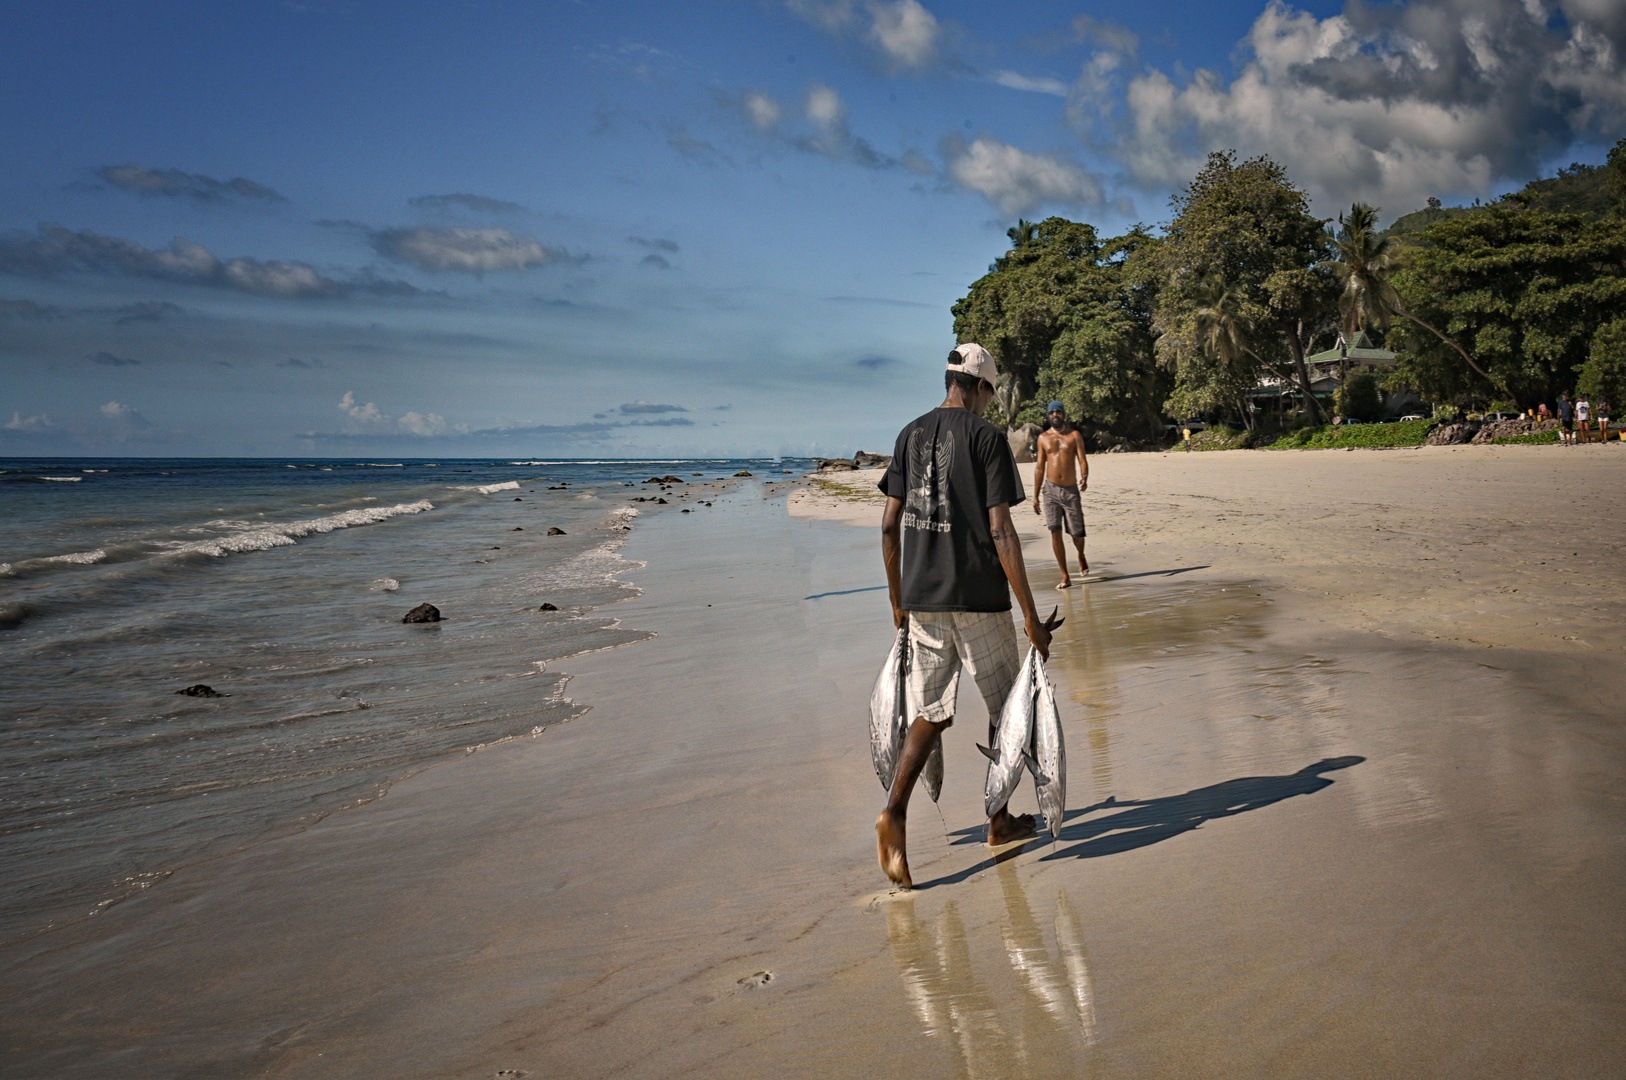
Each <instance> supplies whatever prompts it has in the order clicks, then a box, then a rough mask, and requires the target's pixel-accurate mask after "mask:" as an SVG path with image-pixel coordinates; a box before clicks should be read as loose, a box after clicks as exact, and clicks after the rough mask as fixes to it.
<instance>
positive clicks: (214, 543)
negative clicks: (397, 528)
mask: <svg viewBox="0 0 1626 1080" xmlns="http://www.w3.org/2000/svg"><path fill="white" fill-rule="evenodd" d="M434 508H435V504H434V503H432V502H430V501H429V500H428V499H419V500H418V501H417V502H414V503H397V504H396V505H395V506H367V507H362V508H360V509H356V510H346V511H345V512H344V513H342V514H329V515H328V516H327V517H319V518H311V519H309V520H307V521H290V522H286V523H284V524H281V525H265V526H261V527H259V528H254V529H248V530H245V531H243V532H240V533H235V534H233V535H231V536H216V537H211V538H210V539H208V540H189V541H186V542H183V543H176V544H174V545H173V546H171V547H170V548H169V549H168V550H167V551H165V552H164V554H165V555H210V556H213V557H215V558H219V557H221V556H223V555H232V554H235V553H237V552H242V551H267V550H269V549H271V548H274V547H288V546H289V545H291V544H293V543H295V542H297V541H298V540H299V538H300V537H303V536H314V535H316V534H318V533H329V532H332V531H334V530H335V529H348V528H352V527H353V526H356V525H373V524H376V523H378V522H380V521H387V520H389V519H390V518H392V517H400V516H401V515H402V514H421V513H423V512H424V511H425V510H433V509H434Z"/></svg>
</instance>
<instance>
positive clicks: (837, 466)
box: [819, 457, 858, 472]
mask: <svg viewBox="0 0 1626 1080" xmlns="http://www.w3.org/2000/svg"><path fill="white" fill-rule="evenodd" d="M856 468H858V466H857V465H854V464H853V463H852V459H851V458H844V457H837V458H820V459H819V471H820V472H850V471H851V470H853V469H856Z"/></svg>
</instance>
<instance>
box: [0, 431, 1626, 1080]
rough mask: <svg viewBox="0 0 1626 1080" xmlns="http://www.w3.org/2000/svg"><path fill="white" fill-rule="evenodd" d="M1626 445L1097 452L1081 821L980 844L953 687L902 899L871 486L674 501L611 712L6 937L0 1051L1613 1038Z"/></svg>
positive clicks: (836, 1051)
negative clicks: (881, 670)
mask: <svg viewBox="0 0 1626 1080" xmlns="http://www.w3.org/2000/svg"><path fill="white" fill-rule="evenodd" d="M1623 476H1626V450H1621V449H1618V448H1614V447H1581V448H1576V449H1573V450H1566V449H1560V448H1557V447H1546V446H1529V447H1526V446H1488V447H1463V448H1427V449H1420V450H1404V451H1354V452H1342V451H1291V452H1230V453H1210V454H1189V455H1188V454H1177V453H1170V454H1120V455H1103V456H1098V457H1095V458H1092V459H1091V476H1090V489H1089V493H1088V495H1087V496H1086V500H1085V507H1086V514H1087V516H1088V518H1089V525H1090V539H1089V552H1090V558H1091V564H1092V573H1091V575H1090V578H1089V579H1088V581H1087V583H1086V584H1083V585H1081V586H1079V587H1075V588H1072V589H1068V590H1065V591H1056V590H1055V589H1054V588H1053V586H1054V584H1055V583H1056V581H1057V580H1059V573H1058V570H1057V568H1056V566H1055V563H1054V560H1053V559H1052V557H1051V555H1050V550H1049V549H1050V545H1049V538H1048V534H1043V533H1042V530H1041V527H1040V524H1039V521H1038V519H1037V518H1036V517H1035V516H1034V515H1033V514H1032V512H1031V511H1029V510H1023V511H1021V512H1019V513H1018V514H1017V520H1018V522H1019V524H1020V525H1021V526H1022V528H1023V530H1024V537H1025V540H1026V549H1025V550H1026V553H1027V561H1028V567H1029V572H1030V578H1031V580H1032V583H1033V586H1034V591H1035V595H1036V596H1037V597H1038V599H1039V602H1040V604H1041V605H1043V606H1044V607H1045V608H1046V609H1047V610H1048V607H1049V606H1050V605H1051V604H1052V603H1054V604H1056V605H1058V606H1059V607H1060V611H1061V614H1062V615H1064V616H1066V619H1067V621H1066V623H1065V625H1064V626H1063V627H1062V628H1061V629H1060V630H1059V631H1058V633H1057V636H1056V640H1055V643H1054V645H1053V650H1052V661H1051V664H1050V667H1049V671H1050V674H1051V677H1052V678H1053V679H1054V680H1055V682H1056V684H1057V688H1058V697H1059V699H1060V701H1061V703H1062V715H1063V722H1064V725H1065V730H1066V735H1067V739H1068V750H1069V758H1068V760H1069V778H1070V783H1069V796H1068V801H1069V805H1070V809H1069V815H1068V820H1067V823H1066V826H1065V828H1064V829H1063V830H1062V835H1061V837H1060V838H1059V840H1058V841H1057V842H1055V843H1052V842H1050V838H1049V837H1047V836H1043V835H1041V838H1040V840H1039V841H1037V842H1033V843H1029V844H1027V845H1017V846H1015V847H1012V848H1008V849H1005V850H1003V851H1001V852H998V853H990V852H989V850H988V849H987V847H986V846H985V845H983V844H981V843H980V842H979V835H980V827H981V824H982V818H981V804H982V776H983V772H984V764H983V759H982V757H981V756H980V755H979V754H978V753H977V751H976V749H975V748H974V746H973V743H974V742H975V741H977V739H978V738H980V734H981V729H982V727H983V723H984V715H983V710H982V707H981V705H980V703H978V701H977V699H976V695H975V694H973V693H969V692H968V693H967V694H965V695H962V698H961V703H962V708H963V713H962V717H961V721H960V722H959V723H957V724H956V725H955V727H954V729H952V730H951V732H950V734H949V739H948V743H947V746H946V748H945V749H946V757H947V779H946V783H945V789H944V793H943V796H942V802H941V804H940V805H939V806H938V807H937V808H935V809H934V808H933V806H932V804H931V803H930V802H929V800H927V799H926V798H925V796H924V795H923V794H919V795H917V797H916V800H915V802H914V804H913V807H912V810H913V813H912V816H911V820H910V861H911V867H912V869H913V874H914V879H915V881H916V882H917V885H918V887H917V888H916V889H915V890H913V891H907V892H900V891H893V890H889V889H887V888H886V887H885V886H886V882H885V879H884V878H883V877H882V875H881V873H880V871H879V870H878V868H877V867H876V863H875V849H874V833H873V828H872V825H873V821H874V818H875V814H876V812H877V811H878V810H879V808H880V806H881V803H882V799H883V796H882V792H881V789H880V786H879V784H878V783H877V781H876V779H875V775H874V772H873V770H872V768H871V765H870V761H869V755H868V746H867V739H866V727H865V725H866V717H865V709H866V705H867V699H868V694H869V690H870V684H871V682H872V680H873V678H874V675H875V671H876V669H877V668H878V667H879V665H880V662H881V660H882V658H883V655H884V653H885V650H886V647H887V645H888V643H889V640H890V637H891V632H892V631H891V622H890V614H889V610H888V607H887V602H886V594H885V592H884V589H881V588H878V586H882V585H883V584H884V575H883V573H882V567H881V561H880V555H879V550H878V548H879V545H878V529H877V525H878V518H879V512H880V503H879V500H878V497H877V496H876V495H875V494H874V493H873V474H859V473H851V474H845V475H838V476H834V477H831V476H825V477H819V478H815V479H814V480H813V481H812V482H811V484H809V485H800V484H795V485H787V484H783V483H776V484H774V485H772V486H761V487H758V486H751V485H754V484H755V483H756V481H755V480H753V481H752V482H751V485H748V486H745V487H742V488H740V489H737V490H736V491H734V492H733V493H731V494H728V495H726V496H720V497H718V498H717V499H716V506H715V509H712V510H708V511H707V512H704V513H693V514H687V515H680V514H677V513H663V514H658V515H652V516H651V517H650V518H649V520H647V521H646V522H644V523H641V524H640V525H639V527H638V528H637V529H636V530H635V531H634V532H633V533H632V534H631V536H630V538H629V540H628V543H627V545H626V547H625V549H624V551H623V554H624V555H625V556H626V557H627V558H629V559H633V560H637V561H640V562H642V563H644V564H645V565H644V566H643V567H642V568H641V569H636V570H634V571H632V572H630V573H629V574H628V575H627V576H628V577H629V578H630V579H631V580H633V581H635V582H636V583H637V584H638V585H639V587H640V588H642V589H643V594H642V596H640V597H638V598H636V599H632V600H628V601H625V602H623V603H620V604H617V605H615V606H614V607H613V609H610V610H613V611H614V612H615V613H616V614H617V615H618V616H619V618H620V620H621V623H622V625H624V626H627V627H630V628H636V629H639V630H648V631H653V632H654V634H655V637H654V638H652V639H650V640H647V641H643V642H640V643H637V644H633V645H629V646H625V647H622V648H616V649H611V650H607V651H603V652H598V653H593V654H590V655H585V656H579V657H575V658H572V659H568V660H565V661H561V662H558V663H556V664H554V665H552V666H553V667H555V668H558V669H560V670H563V671H567V672H569V673H570V675H571V676H572V678H571V680H570V682H569V684H568V687H567V688H566V691H565V692H566V694H567V695H568V696H569V697H570V698H572V699H574V700H576V701H579V702H581V703H584V704H587V705H590V706H591V708H590V710H589V711H588V712H587V713H586V714H585V715H582V716H580V717H578V718H576V719H574V720H572V721H571V722H569V723H567V724H563V725H561V726H559V727H555V728H551V729H549V730H547V731H546V732H544V733H543V734H541V735H540V736H538V737H535V738H527V739H521V740H516V741H512V742H508V743H504V744H501V745H498V746H494V747H490V748H487V749H485V750H482V751H480V752H478V753H475V754H472V755H469V756H467V757H465V758H462V759H459V760H456V761H454V762H452V763H449V764H447V765H443V766H440V767H436V768H432V769H429V770H427V771H425V772H422V773H420V774H418V775H416V776H414V777H412V778H411V779H410V780H407V781H405V782H402V783H400V784H397V785H396V786H395V787H393V788H391V789H390V791H389V793H388V795H387V796H386V797H384V798H382V799H379V800H377V801H375V802H372V803H369V804H367V805H365V806H361V807H358V808H356V809H354V810H348V811H345V812H342V813H336V814H333V815H330V816H329V817H327V818H325V819H324V820H322V821H321V822H319V823H318V824H316V825H314V826H312V827H311V828H308V829H306V830H304V831H302V832H299V833H297V834H295V835H291V836H286V837H282V838H280V839H276V840H273V841H270V842H267V843H263V844H259V845H256V846H254V847H251V848H248V849H246V850H244V851H241V852H238V853H236V854H233V855H230V856H227V857H223V858H219V859H214V860H212V861H209V862H206V863H200V864H197V865H194V866H191V867H189V868H187V869H185V870H183V871H181V872H178V873H176V874H175V875H173V876H172V877H171V878H170V879H169V880H168V881H166V882H164V883H163V885H162V886H160V887H155V888H153V889H151V890H148V891H147V892H146V893H145V894H142V895H140V896H138V897H136V898H134V899H132V900H129V901H126V902H125V903H122V904H119V905H117V906H115V907H112V908H110V909H108V910H107V911H105V912H104V913H103V914H101V915H99V916H97V917H96V918H95V919H92V920H89V921H87V922H84V923H80V924H78V925H75V926H71V927H68V928H65V929H63V930H60V931H57V932H54V933H51V934H47V935H43V936H41V937H37V938H34V939H31V940H29V941H26V942H23V943H21V944H18V945H14V946H12V947H11V948H10V949H8V950H6V955H5V956H4V958H3V959H0V963H3V964H4V969H5V984H6V987H7V992H6V994H5V996H4V1001H3V1003H0V1029H3V1031H4V1035H3V1036H0V1038H3V1045H4V1054H3V1060H0V1075H3V1076H6V1077H19V1078H21V1077H64V1078H65V1077H106V1076H126V1077H149V1076H150V1077H159V1076H163V1077H171V1076H174V1077H191V1076H196V1077H236V1076H273V1077H357V1076H379V1077H385V1076H387V1077H402V1078H406V1077H424V1078H439V1077H455V1078H465V1077H467V1078H485V1077H499V1076H500V1077H524V1076H529V1077H572V1078H578V1077H580V1078H587V1077H681V1076H705V1077H708V1078H716V1077H735V1076H739V1077H746V1076H760V1075H763V1074H771V1075H774V1076H781V1077H800V1076H808V1077H813V1076H818V1077H828V1076H861V1075H862V1076H869V1075H883V1074H885V1075H892V1076H898V1077H922V1078H926V1077H934V1078H935V1077H943V1076H962V1077H973V1076H1007V1075H1016V1074H1022V1075H1029V1076H1070V1077H1071V1076H1090V1077H1099V1078H1111V1077H1123V1078H1130V1077H1135V1078H1147V1077H1157V1078H1162V1077H1193V1078H1197V1077H1202V1078H1220V1077H1223V1078H1230V1077H1235V1078H1239V1080H1240V1078H1257V1077H1283V1078H1286V1077H1302V1076H1309V1075H1314V1076H1329V1077H1392V1076H1435V1077H1464V1078H1467V1077H1474V1078H1485V1077H1526V1076H1532V1075H1540V1076H1551V1077H1611V1076H1618V1075H1620V1073H1621V1065H1620V1062H1621V1061H1622V1060H1626V975H1623V971H1626V967H1623V964H1622V960H1623V958H1626V928H1623V927H1622V924H1621V920H1620V917H1619V913H1620V912H1621V911H1622V910H1623V909H1626V798H1623V796H1622V794H1621V786H1620V778H1621V776H1622V774H1623V766H1626V737H1623V731H1626V725H1623V724H1622V714H1623V712H1626V675H1623V673H1622V667H1621V664H1620V661H1619V657H1620V656H1621V654H1622V646H1623V645H1626V640H1623V637H1626V634H1623V631H1622V628H1621V627H1622V613H1623V611H1626V608H1623V606H1622V600H1623V599H1626V597H1623V595H1622V594H1623V592H1626V574H1623V573H1622V570H1623V560H1622V545H1623V543H1626V541H1623V540H1622V539H1621V527H1620V522H1621V518H1620V510H1621V508H1622V507H1623V506H1626V480H1623ZM786 479H788V478H786ZM1028 490H1029V491H1030V492H1031V490H1032V487H1031V478H1030V482H1029V488H1028ZM1069 547H1070V545H1069ZM1015 807H1016V808H1017V809H1020V810H1031V809H1033V795H1032V788H1031V785H1026V784H1025V785H1024V786H1023V788H1022V789H1021V790H1020V791H1019V793H1018V795H1017V797H1016V800H1015Z"/></svg>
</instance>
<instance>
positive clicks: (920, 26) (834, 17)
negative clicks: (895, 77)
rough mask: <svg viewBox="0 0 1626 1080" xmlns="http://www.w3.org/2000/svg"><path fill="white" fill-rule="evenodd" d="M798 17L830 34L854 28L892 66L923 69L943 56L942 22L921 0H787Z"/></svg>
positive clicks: (843, 33)
mask: <svg viewBox="0 0 1626 1080" xmlns="http://www.w3.org/2000/svg"><path fill="white" fill-rule="evenodd" d="M785 6H786V7H787V8H789V9H790V10H791V12H793V13H794V14H795V15H797V16H798V17H800V18H802V19H804V20H806V21H807V22H809V23H812V24H813V25H814V26H816V27H818V28H819V29H820V30H823V31H825V32H826V33H828V34H834V35H836V36H837V37H842V36H845V35H847V34H848V33H850V32H853V31H855V30H856V31H859V33H860V36H861V37H862V38H863V40H864V41H866V42H867V43H868V44H869V45H870V46H871V47H872V48H874V49H875V50H876V51H877V52H879V53H880V55H881V56H882V58H883V59H885V61H886V63H887V64H888V65H889V66H890V67H893V68H913V69H920V68H926V67H930V66H932V65H933V64H936V63H938V62H939V61H940V60H941V59H942V44H943V26H942V24H941V23H939V22H938V21H937V17H936V16H935V15H933V14H932V13H931V12H930V11H927V10H926V9H925V8H924V7H922V6H921V5H920V3H919V2H918V0H866V2H865V3H864V5H863V13H862V14H860V13H859V5H858V3H857V2H856V0H785Z"/></svg>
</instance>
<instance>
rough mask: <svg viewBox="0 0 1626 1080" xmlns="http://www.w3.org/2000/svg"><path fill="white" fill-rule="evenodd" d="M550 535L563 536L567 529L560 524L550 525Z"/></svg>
mask: <svg viewBox="0 0 1626 1080" xmlns="http://www.w3.org/2000/svg"><path fill="white" fill-rule="evenodd" d="M548 535H549V536H563V535H565V531H564V530H563V529H561V528H560V527H559V526H557V525H553V526H550V527H549V528H548Z"/></svg>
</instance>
